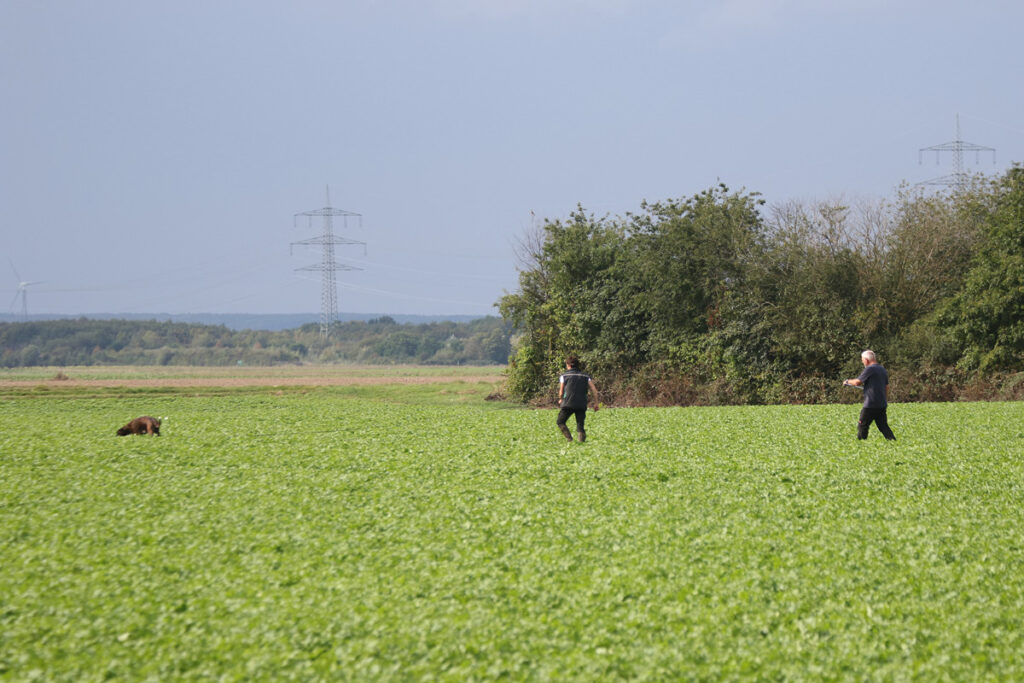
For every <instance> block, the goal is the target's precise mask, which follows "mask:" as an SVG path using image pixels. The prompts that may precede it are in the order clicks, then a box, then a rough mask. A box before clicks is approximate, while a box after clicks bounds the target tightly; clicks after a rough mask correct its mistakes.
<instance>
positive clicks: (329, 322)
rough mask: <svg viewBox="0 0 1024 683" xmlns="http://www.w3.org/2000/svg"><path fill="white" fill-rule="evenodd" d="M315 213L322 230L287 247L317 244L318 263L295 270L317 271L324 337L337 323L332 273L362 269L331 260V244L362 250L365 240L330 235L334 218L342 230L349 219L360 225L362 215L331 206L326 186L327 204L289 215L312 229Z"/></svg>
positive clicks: (332, 247)
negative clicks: (318, 248)
mask: <svg viewBox="0 0 1024 683" xmlns="http://www.w3.org/2000/svg"><path fill="white" fill-rule="evenodd" d="M315 216H319V217H321V218H323V231H322V232H321V233H320V234H319V235H318V236H316V237H310V238H309V239H306V240H300V241H298V242H292V243H291V246H292V247H294V246H295V245H296V244H301V245H319V246H320V247H321V257H320V263H316V264H313V265H311V266H303V267H302V268H296V269H295V270H313V271H316V270H318V271H320V338H321V339H327V337H329V336H330V334H331V330H332V329H333V328H334V326H335V325H336V324H337V322H338V283H337V281H336V280H335V277H334V273H335V272H336V271H339V270H362V269H361V268H356V267H355V266H350V265H348V264H346V263H338V262H337V261H335V260H334V246H335V245H347V244H361V245H363V249H364V251H365V249H366V242H360V241H358V240H353V239H349V238H347V237H342V236H340V235H335V234H334V219H335V217H339V218H341V220H342V224H343V226H344V228H345V229H347V228H348V221H349V219H355V220H357V221H358V222H359V227H362V225H363V217H362V216H361V215H360V214H358V213H352V212H351V211H345V210H344V209H335V208H333V207H332V206H331V188H330V187H328V188H327V206H325V207H324V208H322V209H315V210H313V211H303V212H302V213H297V214H295V216H294V218H293V223H294V225H295V226H296V227H298V223H299V221H300V220H302V217H305V218H306V219H307V221H308V223H309V227H310V228H312V227H313V218H314V217H315Z"/></svg>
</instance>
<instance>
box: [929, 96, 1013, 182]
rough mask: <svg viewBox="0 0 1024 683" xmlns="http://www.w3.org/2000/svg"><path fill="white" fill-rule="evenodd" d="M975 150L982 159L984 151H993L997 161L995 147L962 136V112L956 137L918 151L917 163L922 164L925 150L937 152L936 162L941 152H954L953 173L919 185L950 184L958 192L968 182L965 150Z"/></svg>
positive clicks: (993, 158) (976, 155)
mask: <svg viewBox="0 0 1024 683" xmlns="http://www.w3.org/2000/svg"><path fill="white" fill-rule="evenodd" d="M965 151H966V152H974V154H975V158H976V160H977V159H980V157H981V153H982V152H992V163H993V164H994V163H996V150H995V148H993V147H985V146H984V145H976V144H974V143H973V142H964V141H963V139H962V138H961V137H960V114H957V115H956V139H955V140H953V141H952V142H946V143H943V144H941V145H933V146H931V147H922V148H921V149H919V150H918V151H917V163H918V164H920V163H921V160H922V156H923V155H924V153H925V152H935V162H936V163H938V161H939V152H952V153H953V173H952V174H950V175H944V176H942V177H940V178H932V179H931V180H926V181H924V182H921V183H918V185H948V186H951V187H954V188H956V191H957V192H960V191H961V190H963V189H964V187H965V186H966V184H967V174H966V173H965V172H964V152H965Z"/></svg>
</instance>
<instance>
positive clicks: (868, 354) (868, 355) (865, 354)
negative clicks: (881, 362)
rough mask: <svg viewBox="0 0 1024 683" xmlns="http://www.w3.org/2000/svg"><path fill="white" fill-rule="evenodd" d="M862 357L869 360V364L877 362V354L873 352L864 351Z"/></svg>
mask: <svg viewBox="0 0 1024 683" xmlns="http://www.w3.org/2000/svg"><path fill="white" fill-rule="evenodd" d="M860 357H861V358H863V359H865V360H867V361H868V362H869V363H874V362H875V361H876V360H877V359H876V358H875V352H874V351H871V350H868V351H862V352H861V354H860Z"/></svg>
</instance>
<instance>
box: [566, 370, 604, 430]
mask: <svg viewBox="0 0 1024 683" xmlns="http://www.w3.org/2000/svg"><path fill="white" fill-rule="evenodd" d="M591 391H593V392H594V410H595V411H597V410H598V409H599V400H600V399H599V398H598V394H597V386H596V385H595V384H594V380H593V379H591V378H590V376H589V375H587V374H585V373H584V372H583V371H582V370H580V359H579V358H577V357H576V356H569V357H568V358H566V359H565V373H564V374H563V375H562V376H561V377H559V378H558V406H559V408H560V410H559V411H558V422H557V424H558V429H559V430H560V431H561V432H562V436H564V437H565V438H566V439H568V440H569V441H572V434H570V433H569V428H568V427H566V426H565V423H566V422H567V421H568V419H569V416H570V415H575V416H576V436H577V437H579V440H580V441H586V440H587V431H586V430H585V429H584V428H583V423H584V421H585V420H586V419H587V403H588V399H589V396H588V394H589V392H591Z"/></svg>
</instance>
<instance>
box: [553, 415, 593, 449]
mask: <svg viewBox="0 0 1024 683" xmlns="http://www.w3.org/2000/svg"><path fill="white" fill-rule="evenodd" d="M573 414H575V415H576V434H577V435H578V436H579V437H580V441H586V440H587V432H586V431H585V430H584V429H583V423H584V421H585V420H586V419H587V409H586V408H562V409H561V410H559V411H558V421H557V422H556V424H557V425H558V428H559V429H560V430H561V431H562V434H563V435H564V436H565V438H567V439H569V441H572V435H571V434H569V428H568V427H566V426H565V423H566V422H567V421H568V420H569V416H570V415H573Z"/></svg>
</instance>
